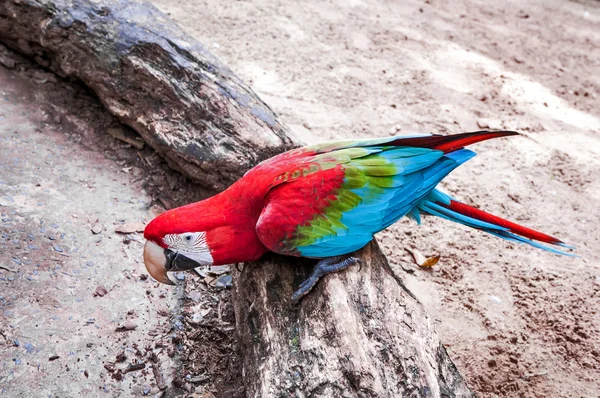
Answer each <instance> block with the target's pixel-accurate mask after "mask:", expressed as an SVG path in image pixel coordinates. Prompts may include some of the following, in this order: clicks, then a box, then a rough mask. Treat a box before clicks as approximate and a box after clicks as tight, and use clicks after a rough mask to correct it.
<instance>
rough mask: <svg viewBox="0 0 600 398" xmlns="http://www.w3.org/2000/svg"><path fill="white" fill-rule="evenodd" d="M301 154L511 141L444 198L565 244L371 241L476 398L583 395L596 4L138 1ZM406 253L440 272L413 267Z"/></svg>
mask: <svg viewBox="0 0 600 398" xmlns="http://www.w3.org/2000/svg"><path fill="white" fill-rule="evenodd" d="M155 4H157V5H158V6H159V7H160V8H161V9H162V10H163V11H164V12H166V13H168V14H170V15H171V17H173V18H174V19H175V20H177V21H178V22H180V23H181V24H182V25H183V26H184V27H185V28H186V30H187V31H188V32H189V33H191V34H192V35H193V36H195V37H196V38H198V39H199V40H200V41H201V42H203V43H205V44H206V45H207V46H208V47H209V48H210V49H211V51H213V52H214V53H215V54H216V55H217V56H218V57H219V58H221V60H223V61H224V62H225V63H226V64H228V65H229V66H230V67H231V68H232V69H233V70H234V71H236V72H237V73H238V74H239V75H240V76H241V77H242V78H243V79H245V80H246V81H249V82H251V83H252V85H253V87H254V89H255V90H256V91H257V93H258V94H259V95H260V96H261V97H262V98H263V99H264V100H265V101H266V102H267V103H268V104H269V105H270V106H272V107H273V108H274V110H275V111H276V112H278V113H279V114H280V115H281V116H282V118H283V121H284V122H285V123H287V124H288V125H289V126H291V128H292V129H293V130H294V132H295V133H296V134H298V135H299V136H301V137H302V138H304V139H305V141H307V142H314V141H323V140H328V139H337V138H355V137H356V138H358V137H372V136H385V135H392V134H408V133H414V132H422V133H427V132H437V133H456V132H461V131H470V130H477V129H478V128H486V127H490V128H506V129H515V130H518V131H520V132H522V133H523V134H524V136H523V137H518V138H511V139H505V140H499V141H496V142H488V143H483V144H480V145H478V146H477V147H476V148H474V149H475V150H476V151H477V152H478V153H479V156H478V157H477V158H475V159H473V160H472V161H470V162H469V164H467V165H465V166H463V167H462V168H461V169H459V170H457V171H456V172H454V173H453V175H452V176H451V177H450V178H448V181H447V182H445V183H444V184H443V188H444V189H445V190H446V191H448V192H450V193H451V194H453V195H454V196H456V197H458V198H461V199H463V200H465V201H466V202H467V203H470V204H476V205H478V206H480V207H482V208H484V209H486V210H488V211H490V212H493V213H495V214H498V215H501V216H505V217H507V218H510V219H512V220H515V221H517V222H520V223H523V224H526V225H528V226H530V227H534V228H538V229H540V230H542V231H545V232H548V233H551V234H555V235H557V236H558V237H560V238H561V239H564V240H565V241H566V242H569V243H572V244H574V245H575V246H577V249H578V250H577V252H578V254H579V255H580V256H581V258H575V259H573V258H567V257H561V256H557V255H553V254H550V253H545V252H541V251H538V250H535V249H532V248H528V247H524V246H521V245H514V244H510V243H506V242H503V241H501V240H499V239H497V238H494V237H488V236H485V235H483V234H482V233H479V232H477V231H469V230H468V229H467V228H464V227H461V226H458V225H452V224H451V223H449V222H445V221H441V220H438V219H428V220H426V221H425V222H424V225H423V226H421V227H416V226H415V225H414V224H412V223H410V222H400V223H398V224H397V225H395V226H394V227H392V228H390V229H389V230H388V231H386V232H384V233H381V234H380V235H379V236H378V239H379V241H380V242H381V243H382V245H383V247H384V249H385V251H386V254H387V255H388V256H389V259H390V261H391V262H392V264H393V265H394V267H395V269H396V270H397V272H398V273H399V274H400V275H401V277H402V278H404V279H405V280H406V281H407V283H408V285H409V287H410V288H411V289H412V291H413V292H415V294H416V295H417V296H418V297H419V298H420V299H421V300H422V301H423V303H424V304H425V305H426V306H427V308H428V310H429V311H430V313H432V314H433V315H434V316H435V318H436V319H437V320H439V323H438V329H439V331H440V333H441V336H442V340H443V341H444V343H445V344H446V346H447V347H448V349H449V352H450V354H451V356H452V357H453V358H454V360H455V361H456V363H457V365H458V367H459V369H460V370H461V371H462V373H463V374H464V375H465V376H466V378H467V380H468V382H469V385H470V386H471V387H472V388H473V389H474V390H475V391H476V392H478V393H479V394H480V395H481V396H523V397H592V396H593V397H596V396H600V359H599V354H600V334H599V332H600V315H599V314H598V308H600V264H599V256H600V251H599V250H598V247H599V246H600V242H599V237H600V233H599V232H598V230H597V228H596V227H595V225H598V222H600V212H599V211H598V210H597V209H598V205H597V203H598V200H599V199H600V185H599V184H600V160H599V159H600V99H599V96H600V74H599V73H598V70H600V9H599V8H598V6H599V4H598V3H597V2H586V3H578V2H571V1H530V2H527V4H524V3H523V2H518V1H503V2H487V1H469V0H459V1H453V2H442V1H435V0H434V1H404V2H391V1H361V0H352V1H324V2H313V3H310V4H302V5H298V3H297V2H295V1H290V0H281V1H252V2H245V1H236V2H225V3H224V2H221V1H213V0H205V1H190V2H187V3H185V4H184V5H183V4H182V3H180V2H173V1H170V0H158V1H155ZM405 247H411V248H415V249H418V250H419V251H421V252H423V253H425V254H428V255H429V254H439V255H441V257H442V259H441V261H440V263H439V264H438V265H437V266H436V267H435V268H434V269H433V270H432V271H431V272H426V271H423V270H420V269H416V268H415V267H414V266H413V265H411V264H412V262H411V257H410V255H409V254H408V253H407V252H406V251H405V250H404V248H405Z"/></svg>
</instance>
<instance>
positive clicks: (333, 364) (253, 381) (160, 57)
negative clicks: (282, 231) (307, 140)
mask: <svg viewBox="0 0 600 398" xmlns="http://www.w3.org/2000/svg"><path fill="white" fill-rule="evenodd" d="M0 41H2V42H4V43H6V44H7V45H9V46H11V47H12V48H14V49H16V50H18V51H20V52H21V53H23V54H26V55H28V56H30V57H32V58H34V59H35V60H36V61H37V62H38V63H40V64H41V65H42V66H44V67H47V68H49V69H51V70H53V71H54V72H56V73H57V74H58V75H60V76H63V77H72V78H76V79H78V80H81V81H82V82H83V83H85V84H86V85H87V86H88V87H90V88H91V89H92V90H93V91H94V92H95V93H96V94H97V96H98V97H99V99H100V100H101V101H102V103H103V104H104V105H105V106H106V107H107V109H108V110H109V111H110V112H111V113H113V114H114V115H116V116H117V117H118V118H119V119H120V120H121V121H122V122H123V123H124V124H127V125H129V126H131V127H132V128H133V129H134V130H136V131H137V132H138V133H139V134H140V135H141V136H142V138H143V139H144V140H145V141H146V142H147V143H148V144H149V145H150V146H152V147H153V148H155V149H156V150H157V152H159V153H160V154H161V155H162V156H163V157H165V158H166V159H167V161H168V162H169V164H170V165H171V166H172V167H174V168H175V169H177V170H179V171H180V172H182V173H183V174H185V175H187V176H189V177H190V178H192V179H194V180H196V181H199V182H200V183H202V184H203V185H205V186H207V187H209V188H211V189H216V190H221V189H224V188H226V187H227V186H228V185H230V184H231V183H232V182H233V181H235V180H236V179H237V178H239V177H241V175H242V174H243V173H244V172H245V171H246V170H247V169H249V168H250V167H252V166H253V165H255V164H256V163H258V162H259V161H260V160H262V159H265V158H268V157H270V156H272V155H274V154H276V153H279V152H282V151H284V150H287V149H289V148H291V147H294V146H297V145H299V142H298V141H296V140H294V139H293V138H292V137H291V136H290V135H289V133H288V130H287V129H286V128H285V127H284V126H283V125H282V124H281V123H280V122H279V121H278V120H277V116H276V115H275V114H274V113H273V112H272V111H271V110H270V109H269V107H268V106H267V105H265V104H264V103H263V102H262V101H261V100H260V99H259V98H258V97H257V96H256V95H255V94H254V93H253V92H252V90H251V89H250V88H248V87H247V86H246V85H245V84H244V83H243V82H241V81H240V79H238V78H237V77H236V76H235V75H234V74H233V73H232V72H231V71H230V70H229V69H228V68H227V67H225V66H224V65H222V64H221V63H220V62H219V61H218V60H217V59H215V58H214V57H213V56H212V55H211V54H210V53H208V52H207V51H206V50H205V49H204V47H202V45H201V44H200V43H198V42H197V41H195V40H194V39H192V38H190V37H189V36H187V35H185V33H183V32H182V31H181V29H180V28H179V27H178V26H177V25H176V24H175V23H174V22H172V21H171V20H169V19H168V18H167V17H166V16H165V15H163V14H162V13H161V12H160V11H158V10H156V9H155V8H154V7H153V6H151V5H148V4H143V3H135V2H129V1H125V0H106V1H103V2H98V3H92V2H89V1H86V0H72V1H67V0H52V1H51V0H0ZM358 256H359V257H360V258H361V259H362V260H363V262H364V264H363V266H362V269H360V270H359V268H358V267H353V268H351V269H349V270H347V271H344V272H341V273H339V274H334V275H329V276H327V277H325V278H324V279H323V280H322V281H321V282H320V283H319V284H318V286H317V287H316V288H315V289H314V291H313V292H311V294H310V295H309V296H307V297H305V298H304V299H303V300H302V301H301V302H300V304H299V305H297V306H294V305H292V304H291V302H290V297H291V294H292V292H293V290H294V289H295V288H297V286H298V285H299V284H300V282H302V280H304V279H305V278H306V277H307V276H308V274H309V272H310V270H311V268H312V266H313V265H314V261H309V260H301V259H295V258H289V257H281V256H275V255H267V256H265V258H264V259H263V260H261V261H259V262H255V263H249V264H246V265H245V267H244V269H243V271H242V272H241V273H239V272H237V271H234V272H233V277H234V292H233V294H234V299H235V304H234V305H235V312H236V321H237V326H236V327H237V332H238V335H239V343H240V344H239V345H240V350H241V355H242V356H243V362H244V374H243V377H244V383H245V386H246V395H247V396H249V397H283V396H296V397H310V396H332V397H333V396H335V397H339V396H343V397H471V396H473V394H472V393H471V392H470V391H469V389H468V387H467V386H466V384H465V382H464V380H463V379H462V377H461V375H460V374H459V373H458V371H457V369H456V368H455V366H454V364H453V363H452V361H451V360H450V358H449V357H448V354H447V353H446V350H445V349H444V347H443V346H442V345H441V343H440V341H439V338H438V336H437V334H436V332H435V329H434V327H433V323H432V321H431V319H430V318H429V317H428V316H427V314H426V313H425V311H424V309H423V307H422V305H421V304H420V303H419V302H418V301H417V300H416V299H415V298H414V296H412V294H411V293H410V292H409V291H408V290H407V289H406V288H405V287H404V285H403V284H402V281H401V280H400V279H399V278H398V277H397V276H396V275H394V273H393V272H392V270H391V269H390V267H389V265H388V263H387V260H386V258H385V256H384V255H383V254H382V253H381V251H380V250H379V247H378V246H377V244H376V243H374V242H373V243H371V244H369V245H368V246H367V247H365V248H364V249H363V250H361V251H360V252H359V253H358Z"/></svg>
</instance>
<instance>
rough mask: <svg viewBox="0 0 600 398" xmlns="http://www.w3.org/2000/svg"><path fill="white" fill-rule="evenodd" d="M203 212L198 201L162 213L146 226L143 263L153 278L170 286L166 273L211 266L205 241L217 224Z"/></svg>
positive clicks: (209, 252)
mask: <svg viewBox="0 0 600 398" xmlns="http://www.w3.org/2000/svg"><path fill="white" fill-rule="evenodd" d="M205 213H206V212H205V211H203V206H202V202H198V203H194V204H191V205H187V206H183V207H179V208H176V209H172V210H169V211H167V212H165V213H162V214H161V215H159V216H158V217H156V218H155V219H154V220H152V221H151V222H150V223H149V224H148V225H147V226H146V229H145V230H144V238H146V244H145V246H144V263H145V265H146V269H147V270H148V272H149V273H150V275H152V277H153V278H154V279H156V280H157V281H159V282H162V283H166V284H169V285H174V283H173V282H172V281H171V280H170V279H169V277H168V276H167V272H173V271H188V270H191V269H193V268H196V267H199V266H203V265H211V264H213V263H214V259H213V253H212V252H211V245H210V243H209V242H210V235H211V232H213V231H214V229H215V228H218V225H217V223H216V222H215V219H214V217H203V216H205Z"/></svg>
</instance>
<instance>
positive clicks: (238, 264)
mask: <svg viewBox="0 0 600 398" xmlns="http://www.w3.org/2000/svg"><path fill="white" fill-rule="evenodd" d="M235 269H237V270H238V272H239V273H241V272H242V271H243V270H244V267H242V269H240V263H235Z"/></svg>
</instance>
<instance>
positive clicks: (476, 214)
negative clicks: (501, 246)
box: [446, 200, 563, 244]
mask: <svg viewBox="0 0 600 398" xmlns="http://www.w3.org/2000/svg"><path fill="white" fill-rule="evenodd" d="M446 207H448V208H449V209H451V210H453V211H455V212H457V213H460V214H462V215H464V216H467V217H471V218H474V219H476V220H479V221H485V222H488V223H490V224H494V225H498V226H500V227H504V228H508V229H509V230H510V232H512V233H515V234H517V235H521V236H524V237H526V238H529V239H535V240H538V241H540V242H546V243H551V244H560V243H563V242H562V241H560V240H559V239H556V238H555V237H553V236H550V235H546V234H544V233H541V232H538V231H536V230H533V229H531V228H527V227H523V226H522V225H519V224H515V223H514V222H511V221H508V220H505V219H503V218H500V217H498V216H494V215H493V214H489V213H486V212H485V211H481V210H479V209H476V208H474V207H471V206H469V205H466V204H464V203H460V202H457V201H454V200H451V201H450V206H446Z"/></svg>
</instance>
